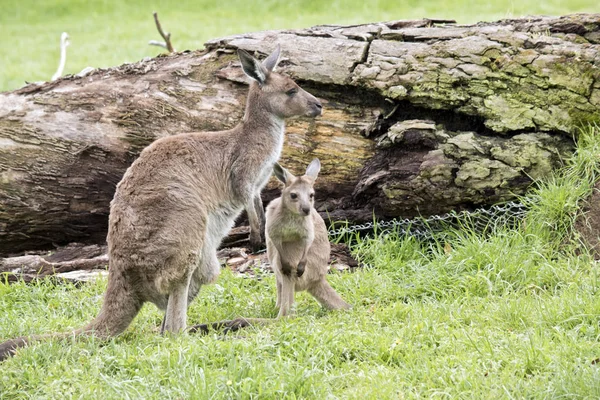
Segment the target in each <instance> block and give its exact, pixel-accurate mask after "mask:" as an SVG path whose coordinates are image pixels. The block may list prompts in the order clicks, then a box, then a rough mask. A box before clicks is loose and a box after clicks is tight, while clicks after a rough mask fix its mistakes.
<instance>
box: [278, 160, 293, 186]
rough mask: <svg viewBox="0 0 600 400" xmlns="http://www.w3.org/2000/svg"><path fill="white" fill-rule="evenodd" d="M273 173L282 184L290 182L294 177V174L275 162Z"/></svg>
mask: <svg viewBox="0 0 600 400" xmlns="http://www.w3.org/2000/svg"><path fill="white" fill-rule="evenodd" d="M273 174H275V178H277V179H279V181H281V182H282V183H283V184H284V185H287V184H288V183H290V182H291V180H292V178H294V175H292V174H291V173H290V171H288V170H287V169H285V168H283V167H282V166H281V165H279V163H277V162H276V163H275V164H274V165H273Z"/></svg>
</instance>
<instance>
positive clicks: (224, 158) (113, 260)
mask: <svg viewBox="0 0 600 400" xmlns="http://www.w3.org/2000/svg"><path fill="white" fill-rule="evenodd" d="M238 55H239V58H240V61H241V64H242V69H243V70H244V72H245V73H246V75H248V76H249V77H250V78H251V79H252V83H251V85H250V89H249V92H248V98H247V101H246V111H245V114H244V118H243V120H242V122H240V123H239V124H238V125H237V126H236V127H235V128H233V129H231V130H228V131H221V132H212V133H206V132H193V133H184V134H179V135H174V136H169V137H165V138H161V139H159V140H156V141H155V142H154V143H152V144H150V145H149V146H148V147H147V148H145V149H144V150H143V151H142V153H141V154H140V156H139V158H138V159H137V160H135V162H134V163H133V164H132V165H131V166H130V167H129V169H128V170H127V171H126V172H125V175H124V176H123V179H122V180H121V182H119V184H118V185H117V189H116V192H115V196H114V198H113V200H112V202H111V204H110V216H109V228H108V236H107V242H108V254H109V276H108V287H107V289H106V293H105V295H104V303H103V305H102V309H101V310H100V314H99V315H98V316H97V317H96V318H95V319H94V320H93V321H92V322H90V323H89V324H88V325H87V326H85V327H83V328H81V329H78V330H76V331H73V332H69V333H63V334H50V335H42V336H30V337H21V338H17V339H13V340H9V341H7V342H5V343H3V344H1V345H0V360H3V359H5V358H7V357H9V356H11V355H13V354H14V353H15V351H16V349H17V348H19V347H23V346H25V345H27V343H29V342H31V341H33V340H40V339H44V338H52V337H67V336H70V335H73V334H75V335H77V334H92V333H93V334H94V335H97V336H99V337H111V336H115V335H118V334H119V333H121V332H123V331H124V330H125V329H126V328H127V327H128V326H129V324H130V323H131V321H132V320H133V318H134V317H135V316H136V315H137V313H138V312H139V311H140V309H141V307H142V305H143V304H144V303H145V302H152V303H154V304H156V306H158V307H159V308H160V309H161V310H165V318H164V321H163V324H162V328H161V332H164V331H167V332H173V333H177V332H180V331H182V330H183V329H185V327H186V318H187V307H188V304H190V302H191V301H192V300H193V299H194V298H195V297H196V295H197V294H198V291H199V290H200V287H201V286H202V285H203V284H206V283H211V282H213V281H215V279H216V278H217V277H218V275H219V272H220V265H219V261H218V260H217V255H216V250H217V247H218V246H219V244H220V242H221V240H222V239H223V237H224V236H225V235H226V234H227V233H228V232H229V230H230V229H231V227H232V226H233V223H234V220H235V218H236V217H237V216H238V215H239V214H240V212H241V211H242V210H243V209H244V208H246V210H247V211H248V213H249V219H250V220H251V221H254V224H255V225H256V223H257V222H256V221H258V220H259V219H260V218H259V216H258V215H257V214H258V213H263V209H262V204H261V203H260V191H261V189H262V188H263V186H264V185H265V184H266V183H267V181H268V179H269V177H270V175H271V171H272V168H273V165H274V163H275V162H276V161H277V160H278V158H279V156H280V154H281V150H282V147H283V136H284V119H285V118H288V117H292V116H308V117H316V116H318V115H320V114H321V108H322V107H321V103H320V102H319V100H317V99H316V98H315V97H314V96H312V95H311V94H309V93H307V92H306V91H304V90H303V89H301V88H300V87H299V86H298V85H297V84H296V83H295V82H294V81H293V80H292V79H290V78H288V77H286V76H283V75H280V74H278V73H275V72H273V70H274V69H275V67H276V66H277V63H278V61H279V55H280V48H279V46H278V47H277V49H276V50H275V51H274V52H273V53H272V54H271V55H269V56H268V57H267V58H266V59H265V60H264V61H263V62H262V63H261V62H259V61H258V60H256V59H255V58H254V57H252V56H251V55H250V54H248V53H247V52H245V51H243V50H238ZM259 204H260V205H259ZM255 228H256V227H255Z"/></svg>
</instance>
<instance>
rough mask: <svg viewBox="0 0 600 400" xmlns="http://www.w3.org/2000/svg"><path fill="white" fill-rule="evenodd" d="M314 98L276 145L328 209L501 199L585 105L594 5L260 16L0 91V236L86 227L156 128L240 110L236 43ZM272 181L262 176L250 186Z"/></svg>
mask: <svg viewBox="0 0 600 400" xmlns="http://www.w3.org/2000/svg"><path fill="white" fill-rule="evenodd" d="M276 43H280V44H281V46H282V50H283V56H284V59H283V61H282V63H281V66H282V67H281V69H282V70H283V71H284V72H285V73H287V74H289V75H291V76H293V77H294V78H295V79H297V80H298V81H299V82H300V83H301V84H302V85H303V87H305V88H306V89H308V90H309V91H311V92H312V93H314V94H315V95H317V96H319V97H320V98H321V99H323V102H324V106H325V111H324V114H323V116H322V117H321V118H319V119H318V120H316V121H309V120H304V119H296V120H292V121H289V123H288V125H287V127H288V128H287V137H286V145H285V149H284V153H283V157H282V160H281V163H282V164H283V165H284V166H286V167H289V168H290V169H291V170H292V172H294V173H298V172H301V171H303V170H304V168H305V166H306V165H307V164H308V162H309V161H310V160H311V159H312V158H313V157H319V158H320V159H321V163H322V170H321V176H320V178H319V180H318V181H317V187H316V190H317V203H318V207H319V209H320V211H323V212H324V213H327V214H328V215H329V216H330V217H332V218H334V219H345V218H347V219H349V220H352V221H363V220H370V219H371V218H372V217H373V212H374V213H375V215H376V216H378V217H396V216H407V217H408V216H414V215H415V214H418V213H422V214H434V213H443V212H446V211H449V210H451V209H464V208H470V207H473V206H477V205H485V204H491V203H494V202H497V201H500V200H505V199H508V198H511V197H512V196H514V194H519V193H522V192H523V191H524V189H525V188H526V187H527V186H528V184H529V183H530V182H531V180H532V179H535V178H539V177H541V176H543V175H545V174H547V173H548V172H549V171H550V170H551V169H552V168H554V167H556V166H557V165H558V164H559V163H560V159H561V157H562V156H564V155H565V154H568V153H569V152H570V151H571V150H572V141H571V138H572V136H573V135H576V134H577V126H578V124H581V123H587V122H594V121H600V107H599V106H600V79H599V78H600V72H599V67H600V51H599V50H600V14H593V15H572V16H565V17H561V18H538V17H535V18H533V17H532V18H527V19H517V20H503V21H499V22H496V23H480V24H477V25H472V26H455V25H451V24H438V23H436V21H431V20H423V21H396V22H389V23H376V24H368V25H358V26H348V27H339V26H318V27H314V28H311V29H305V30H297V31H277V32H274V31H272V32H259V33H254V34H247V35H240V36H232V37H227V38H223V39H218V40H214V41H211V42H209V43H207V45H206V49H205V50H203V51H196V52H184V53H178V54H174V55H169V56H167V57H159V58H155V59H149V60H144V61H141V62H139V63H135V64H127V65H123V66H120V67H117V68H111V69H103V70H95V71H93V72H92V73H90V74H88V75H86V76H84V77H73V76H72V77H66V78H63V79H60V80H58V81H55V82H52V83H48V84H44V85H28V86H26V87H24V88H22V89H19V90H17V91H14V92H10V93H3V94H0V254H8V253H17V252H19V251H22V250H26V249H34V248H48V247H51V246H52V245H53V244H55V243H66V242H71V241H79V242H82V241H85V242H96V243H102V242H103V241H104V239H105V232H106V226H107V219H108V207H109V202H110V200H111V198H112V195H113V191H114V187H115V184H116V183H117V182H118V181H119V180H120V178H121V176H122V174H123V172H124V171H125V169H126V168H127V166H128V165H129V164H130V163H131V162H132V161H133V159H134V158H135V157H136V156H137V154H138V153H139V151H140V150H141V149H142V148H143V147H145V146H146V145H147V144H148V143H150V142H151V141H153V140H154V139H156V138H158V137H162V136H165V135H172V134H176V133H180V132H186V131H195V130H221V129H226V128H230V127H232V126H234V125H235V124H236V123H237V122H238V121H239V120H240V118H241V117H242V113H243V104H244V101H245V94H246V92H247V88H246V86H245V84H244V83H245V78H244V76H243V74H242V72H241V70H240V68H239V64H238V63H237V57H236V56H235V49H236V48H238V47H239V48H243V49H246V50H249V51H257V52H259V53H262V54H267V53H268V52H269V51H270V50H272V49H273V48H274V46H275V45H276ZM277 194H278V189H277V185H276V184H275V183H274V182H272V183H271V185H270V186H269V187H268V189H267V190H266V191H265V193H264V199H265V201H268V200H270V199H272V198H273V197H274V196H276V195H277Z"/></svg>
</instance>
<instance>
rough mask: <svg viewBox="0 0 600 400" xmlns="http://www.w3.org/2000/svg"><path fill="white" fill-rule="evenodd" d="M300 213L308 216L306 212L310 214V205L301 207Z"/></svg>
mask: <svg viewBox="0 0 600 400" xmlns="http://www.w3.org/2000/svg"><path fill="white" fill-rule="evenodd" d="M301 211H302V214H304V216H305V217H306V216H308V214H310V207H307V206H306V207H302V210H301Z"/></svg>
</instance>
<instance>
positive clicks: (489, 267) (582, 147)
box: [354, 126, 600, 298]
mask: <svg viewBox="0 0 600 400" xmlns="http://www.w3.org/2000/svg"><path fill="white" fill-rule="evenodd" d="M576 140H577V151H576V152H575V153H574V154H573V156H572V157H571V158H570V159H569V160H566V165H565V167H564V168H563V169H561V170H560V172H557V173H556V174H555V175H554V176H552V177H550V178H549V179H547V180H545V181H542V182H539V183H538V184H537V186H536V187H534V188H533V189H532V190H531V191H530V192H529V193H528V195H527V196H525V197H523V198H522V201H523V202H524V203H525V204H526V205H527V206H528V213H527V217H526V218H525V219H524V220H523V221H522V223H521V224H519V226H518V227H516V228H514V227H510V226H504V225H498V226H494V227H492V229H491V233H490V234H489V235H481V234H480V233H479V232H478V230H477V229H476V228H475V226H474V225H473V224H471V223H470V222H469V221H468V220H465V221H464V222H463V224H462V225H461V226H460V228H459V229H457V228H449V229H448V230H446V231H445V232H443V235H440V236H439V239H435V238H436V236H435V235H434V239H435V240H434V241H433V242H432V243H422V242H418V241H416V240H414V239H413V238H412V237H410V236H407V235H403V234H399V233H398V232H394V231H392V232H389V231H383V232H381V233H379V234H376V235H375V236H374V237H371V238H367V239H361V238H360V237H357V238H356V239H355V243H356V244H355V245H354V251H355V254H356V255H357V256H358V257H359V258H360V259H361V261H363V262H364V263H366V264H369V265H373V266H376V268H378V269H382V270H385V271H386V272H387V273H389V274H390V276H394V277H395V280H396V283H397V284H399V285H400V287H401V288H403V289H402V290H401V292H402V293H404V294H405V296H406V297H408V298H422V297H423V296H425V297H433V298H440V297H442V298H443V297H448V296H449V297H454V296H456V295H466V296H486V295H503V294H506V293H508V292H521V291H529V290H557V289H559V288H561V287H562V286H564V284H565V282H570V281H572V280H573V279H577V277H579V276H585V275H587V274H589V273H590V265H591V261H590V256H589V254H588V253H587V252H585V251H581V247H582V246H583V245H584V244H583V243H580V242H579V241H578V240H577V235H576V234H574V232H573V226H574V222H575V219H576V218H577V216H578V215H579V213H580V212H581V211H580V210H581V201H582V199H585V198H586V197H587V196H589V195H590V194H591V191H592V189H593V186H594V183H595V182H596V181H597V180H598V179H599V175H598V171H599V170H600V168H599V165H600V134H599V129H598V127H597V126H590V127H588V128H586V129H582V130H581V133H580V135H579V136H578V138H577V139H576Z"/></svg>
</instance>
